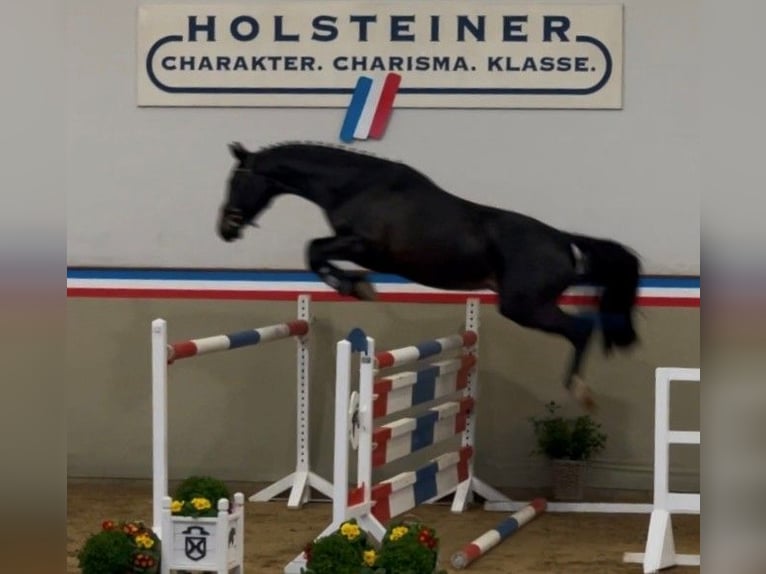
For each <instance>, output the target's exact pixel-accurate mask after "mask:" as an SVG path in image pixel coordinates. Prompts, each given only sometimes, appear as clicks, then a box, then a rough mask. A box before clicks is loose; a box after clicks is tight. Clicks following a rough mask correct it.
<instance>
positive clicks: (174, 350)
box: [168, 320, 309, 364]
mask: <svg viewBox="0 0 766 574" xmlns="http://www.w3.org/2000/svg"><path fill="white" fill-rule="evenodd" d="M308 332H309V324H308V321H304V320H297V321H289V322H287V323H280V324H278V325H269V326H267V327H259V328H258V329H248V330H246V331H238V332H236V333H229V334H227V335H213V336H212V337H203V338H201V339H190V340H188V341H181V342H179V343H173V344H172V345H168V364H171V363H173V362H174V361H176V360H177V359H185V358H187V357H195V356H197V355H206V354H208V353H215V352H218V351H228V350H230V349H239V348H240V347H249V346H251V345H257V344H258V343H265V342H267V341H276V340H278V339H286V338H288V337H294V336H302V335H305V334H306V333H308Z"/></svg>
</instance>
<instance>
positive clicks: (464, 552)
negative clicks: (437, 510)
mask: <svg viewBox="0 0 766 574" xmlns="http://www.w3.org/2000/svg"><path fill="white" fill-rule="evenodd" d="M547 505H548V503H547V502H546V500H545V499H543V498H536V499H535V500H533V501H532V502H531V503H530V504H528V505H527V506H525V507H524V508H522V509H521V510H519V511H517V512H514V513H513V514H511V515H510V516H509V517H508V518H506V519H505V520H503V521H502V522H501V523H500V524H498V525H497V526H495V527H494V528H493V529H491V530H487V531H486V532H485V533H484V534H482V535H481V536H479V537H478V538H477V539H476V540H474V541H473V542H470V543H468V544H466V545H465V546H464V547H463V548H462V549H461V550H458V551H457V552H455V553H454V554H453V555H452V559H451V563H452V567H453V568H455V569H456V570H462V569H463V568H466V567H468V565H470V564H471V563H472V562H473V561H474V560H476V559H477V558H479V557H480V556H483V555H484V554H486V553H487V552H489V551H490V550H492V549H493V548H494V547H495V546H497V545H498V544H500V543H501V542H502V541H503V540H505V539H506V538H508V537H510V536H511V535H512V534H513V533H514V532H516V531H517V530H519V529H520V528H521V527H522V526H524V525H525V524H526V523H528V522H530V521H531V520H533V519H534V518H535V517H537V516H538V515H540V514H542V513H543V512H544V511H545V509H546V507H547Z"/></svg>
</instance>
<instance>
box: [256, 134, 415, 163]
mask: <svg viewBox="0 0 766 574" xmlns="http://www.w3.org/2000/svg"><path fill="white" fill-rule="evenodd" d="M290 152H295V153H296V157H299V156H298V155H297V154H301V155H303V154H306V153H309V154H312V153H313V154H317V155H319V156H321V157H323V158H329V159H339V160H342V159H348V156H349V155H352V156H353V159H354V161H366V162H371V163H375V164H389V165H391V164H398V165H403V166H406V164H405V163H404V162H402V161H400V160H394V159H389V158H385V157H382V156H380V155H377V154H374V153H372V152H369V151H365V150H359V149H354V148H351V147H348V146H345V145H342V144H335V143H329V142H319V141H311V140H291V141H284V142H278V143H274V144H268V145H265V146H262V147H260V148H258V149H257V150H256V151H254V152H253V153H254V154H256V155H262V156H263V157H269V156H273V155H275V154H279V155H282V154H289V153H290ZM304 157H305V156H304ZM407 167H409V166H407Z"/></svg>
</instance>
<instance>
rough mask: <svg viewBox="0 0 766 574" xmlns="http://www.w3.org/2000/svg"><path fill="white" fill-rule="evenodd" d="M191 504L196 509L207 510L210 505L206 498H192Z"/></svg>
mask: <svg viewBox="0 0 766 574" xmlns="http://www.w3.org/2000/svg"><path fill="white" fill-rule="evenodd" d="M191 503H192V506H194V508H196V509H197V510H207V509H208V508H211V507H212V504H210V501H209V500H208V499H207V498H192V501H191Z"/></svg>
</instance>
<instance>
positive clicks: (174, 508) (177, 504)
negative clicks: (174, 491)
mask: <svg viewBox="0 0 766 574" xmlns="http://www.w3.org/2000/svg"><path fill="white" fill-rule="evenodd" d="M183 507H184V503H183V501H182V500H174V501H173V502H171V503H170V512H172V513H176V512H181V509H182V508H183Z"/></svg>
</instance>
